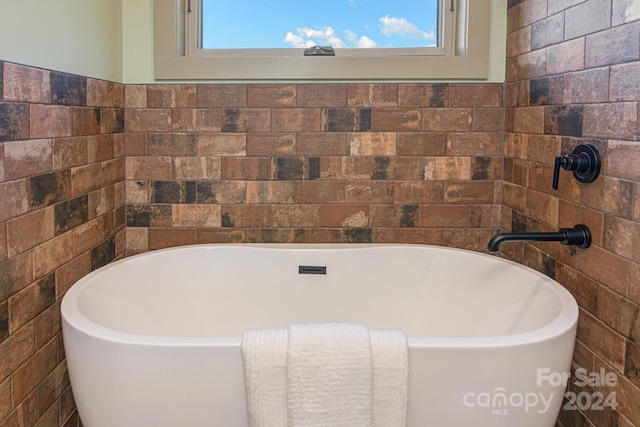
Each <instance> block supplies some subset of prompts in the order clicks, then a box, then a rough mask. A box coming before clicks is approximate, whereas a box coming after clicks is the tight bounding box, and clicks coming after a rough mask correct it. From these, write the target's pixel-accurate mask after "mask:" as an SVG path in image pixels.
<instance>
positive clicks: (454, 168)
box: [423, 156, 471, 180]
mask: <svg viewBox="0 0 640 427" xmlns="http://www.w3.org/2000/svg"><path fill="white" fill-rule="evenodd" d="M423 161H424V178H425V179H426V180H467V179H471V158H470V157H462V156H456V157H425V158H424V159H423Z"/></svg>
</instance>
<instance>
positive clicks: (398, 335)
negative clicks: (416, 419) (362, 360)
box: [369, 329, 409, 427]
mask: <svg viewBox="0 0 640 427" xmlns="http://www.w3.org/2000/svg"><path fill="white" fill-rule="evenodd" d="M369 332H370V336H371V353H372V355H373V427H404V426H405V425H406V423H407V393H408V389H409V352H408V346H407V337H406V336H405V334H404V332H402V331H400V330H394V329H371V330H370V331H369Z"/></svg>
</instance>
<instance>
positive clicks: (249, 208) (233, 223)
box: [221, 205, 271, 228]
mask: <svg viewBox="0 0 640 427" xmlns="http://www.w3.org/2000/svg"><path fill="white" fill-rule="evenodd" d="M221 212H222V227H230V228H233V227H268V226H269V223H270V219H271V207H270V206H268V205H224V206H222V210H221Z"/></svg>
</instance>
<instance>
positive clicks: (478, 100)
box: [449, 83, 502, 107]
mask: <svg viewBox="0 0 640 427" xmlns="http://www.w3.org/2000/svg"><path fill="white" fill-rule="evenodd" d="M449 97H450V104H449V106H450V107H500V106H502V85H500V84H496V83H483V84H477V83H455V84H451V85H449Z"/></svg>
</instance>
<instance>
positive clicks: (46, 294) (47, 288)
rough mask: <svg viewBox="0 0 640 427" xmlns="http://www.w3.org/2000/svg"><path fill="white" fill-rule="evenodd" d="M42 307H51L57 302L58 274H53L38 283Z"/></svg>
mask: <svg viewBox="0 0 640 427" xmlns="http://www.w3.org/2000/svg"><path fill="white" fill-rule="evenodd" d="M36 284H37V286H38V288H39V291H40V292H39V295H40V299H41V301H42V307H50V306H51V305H52V304H53V303H54V302H56V273H55V272H51V273H49V274H48V275H46V276H45V277H43V278H42V279H40V280H38V281H37V282H36Z"/></svg>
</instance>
